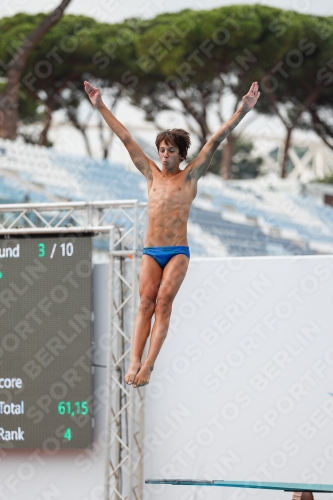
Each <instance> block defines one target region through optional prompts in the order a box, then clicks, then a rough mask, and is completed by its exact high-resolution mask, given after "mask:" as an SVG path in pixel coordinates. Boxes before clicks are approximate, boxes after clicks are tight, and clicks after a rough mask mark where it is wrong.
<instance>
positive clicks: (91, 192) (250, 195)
mask: <svg viewBox="0 0 333 500" xmlns="http://www.w3.org/2000/svg"><path fill="white" fill-rule="evenodd" d="M110 199H116V200H121V199H127V200H128V199H138V200H140V201H146V200H147V188H146V183H145V179H144V178H143V177H142V176H141V175H140V174H137V173H134V172H132V171H128V170H126V169H125V167H124V166H123V165H121V164H118V163H113V162H112V161H111V162H110V161H107V160H96V159H92V158H87V157H81V156H76V155H69V154H62V153H59V152H57V151H55V150H53V149H48V148H44V147H39V146H34V145H28V144H24V143H23V142H20V141H15V142H12V141H6V140H3V139H0V201H1V203H24V202H27V201H35V202H43V201H78V200H80V201H82V200H83V201H85V200H86V201H87V200H89V201H91V200H110ZM188 234H189V244H190V248H191V253H192V255H196V256H216V257H217V256H227V255H235V256H236V255H237V256H257V255H312V254H316V253H333V208H330V207H328V206H323V205H320V204H319V203H318V202H317V201H315V200H314V199H312V198H311V197H309V196H301V195H298V194H293V193H290V192H287V191H284V192H282V191H281V190H274V188H271V187H269V186H267V185H265V184H264V183H263V182H259V181H252V182H244V183H243V182H242V181H239V182H236V181H232V182H224V181H222V179H220V178H219V177H217V176H215V175H213V174H208V175H206V176H205V177H204V178H203V179H201V180H200V182H199V188H198V194H197V197H196V199H195V201H194V204H193V206H192V209H191V213H190V220H189V231H188Z"/></svg>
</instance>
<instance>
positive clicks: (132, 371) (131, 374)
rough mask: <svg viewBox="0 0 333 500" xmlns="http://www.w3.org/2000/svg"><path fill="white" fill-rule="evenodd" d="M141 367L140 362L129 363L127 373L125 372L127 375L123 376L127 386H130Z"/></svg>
mask: <svg viewBox="0 0 333 500" xmlns="http://www.w3.org/2000/svg"><path fill="white" fill-rule="evenodd" d="M141 366H142V364H141V361H131V362H130V365H129V368H128V371H127V373H126V375H125V382H126V384H128V385H132V384H133V382H134V379H135V377H136V375H137V373H138V372H139V371H140V369H141Z"/></svg>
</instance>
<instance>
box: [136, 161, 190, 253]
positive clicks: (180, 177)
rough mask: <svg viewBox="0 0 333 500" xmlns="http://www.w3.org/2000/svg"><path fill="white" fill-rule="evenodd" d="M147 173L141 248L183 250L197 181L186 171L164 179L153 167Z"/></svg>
mask: <svg viewBox="0 0 333 500" xmlns="http://www.w3.org/2000/svg"><path fill="white" fill-rule="evenodd" d="M151 172H152V176H151V177H150V178H149V179H147V182H148V210H149V222H148V231H147V237H146V243H145V246H147V247H155V246H177V245H186V246H187V245H188V242H187V221H188V217H189V212H190V207H191V204H192V201H193V199H194V198H195V195H196V192H197V181H196V179H195V178H194V176H193V175H192V174H191V170H190V169H185V170H181V171H179V172H177V173H175V174H173V175H169V176H165V175H164V173H163V171H161V170H160V169H159V168H158V167H157V166H156V165H155V164H154V165H153V167H152V168H151Z"/></svg>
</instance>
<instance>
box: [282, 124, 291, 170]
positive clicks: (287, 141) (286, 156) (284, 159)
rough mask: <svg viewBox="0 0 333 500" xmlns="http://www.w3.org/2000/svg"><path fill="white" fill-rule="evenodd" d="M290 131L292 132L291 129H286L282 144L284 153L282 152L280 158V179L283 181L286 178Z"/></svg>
mask: <svg viewBox="0 0 333 500" xmlns="http://www.w3.org/2000/svg"><path fill="white" fill-rule="evenodd" d="M292 131H293V128H292V127H288V128H287V135H286V140H285V143H284V151H283V158H282V164H281V178H282V179H285V178H286V177H287V163H288V153H289V147H290V142H291V133H292Z"/></svg>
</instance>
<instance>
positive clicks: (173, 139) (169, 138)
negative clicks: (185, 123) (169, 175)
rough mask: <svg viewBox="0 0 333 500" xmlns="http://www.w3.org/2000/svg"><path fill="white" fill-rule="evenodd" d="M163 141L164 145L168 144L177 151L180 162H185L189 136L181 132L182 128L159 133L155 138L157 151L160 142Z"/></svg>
mask: <svg viewBox="0 0 333 500" xmlns="http://www.w3.org/2000/svg"><path fill="white" fill-rule="evenodd" d="M162 141H164V142H165V143H166V144H170V145H172V146H175V147H177V148H178V149H179V153H180V157H181V161H183V160H186V157H187V151H188V148H189V147H190V145H191V139H190V134H189V133H188V132H186V130H183V129H182V128H173V129H171V130H170V129H168V130H164V131H163V132H160V133H159V134H158V135H157V137H156V141H155V144H156V147H157V151H159V149H160V144H161V142H162Z"/></svg>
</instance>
